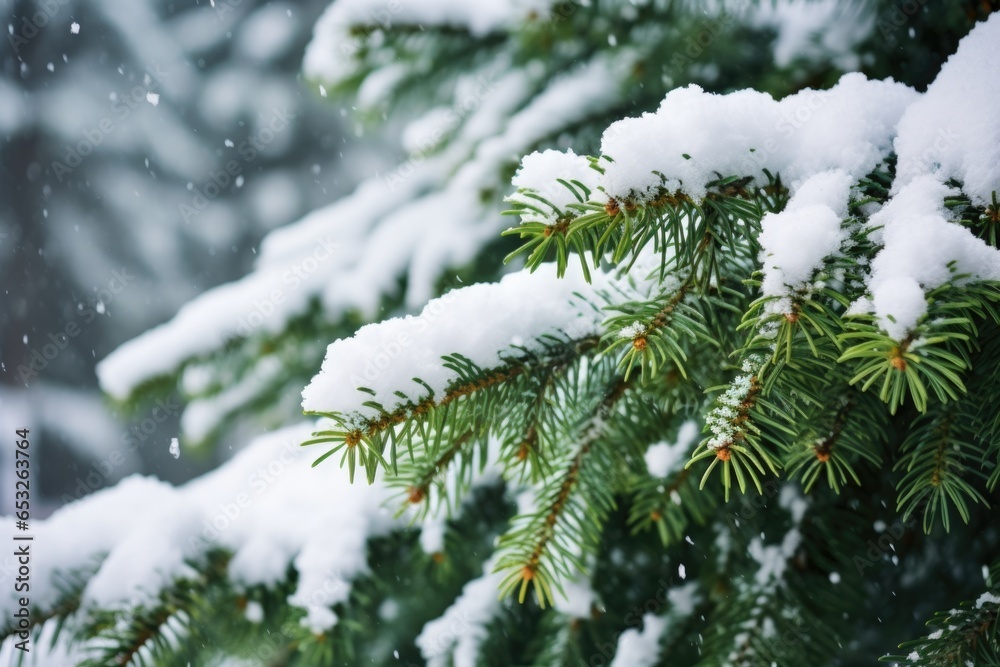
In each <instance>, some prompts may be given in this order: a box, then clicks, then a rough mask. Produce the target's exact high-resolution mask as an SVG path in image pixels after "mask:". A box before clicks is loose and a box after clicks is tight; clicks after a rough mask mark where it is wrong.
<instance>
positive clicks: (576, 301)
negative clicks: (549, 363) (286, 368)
mask: <svg viewBox="0 0 1000 667" xmlns="http://www.w3.org/2000/svg"><path fill="white" fill-rule="evenodd" d="M605 281H606V279H605V278H604V277H603V276H602V275H601V274H597V275H595V276H594V284H592V285H590V284H587V283H586V282H585V281H584V279H583V275H582V272H581V271H580V270H579V269H578V268H577V269H576V270H571V271H569V272H567V275H566V276H565V277H564V278H558V277H557V276H556V267H555V265H553V264H546V265H543V266H542V267H540V268H539V270H538V271H536V272H535V273H533V274H532V273H529V272H527V271H521V272H518V273H514V274H511V275H508V276H505V277H504V278H503V280H501V281H500V282H499V283H494V284H480V285H472V286H469V287H464V288H462V289H458V290H454V291H452V292H449V293H448V294H446V295H445V296H443V297H440V298H438V299H434V300H432V301H431V302H430V303H428V304H427V306H426V307H425V308H424V310H423V312H422V313H421V314H420V315H418V316H412V315H411V316H407V317H402V318H395V319H391V320H386V321H384V322H380V323H377V324H370V325H367V326H365V327H362V328H361V329H359V330H358V332H357V333H356V334H355V335H354V336H352V337H351V338H346V339H341V340H338V341H336V342H334V343H332V344H331V345H330V347H329V348H327V352H326V359H325V360H324V361H323V367H322V369H321V370H320V372H319V374H317V375H316V377H314V378H313V379H312V382H310V383H309V385H308V386H307V387H306V388H305V390H303V392H302V397H303V400H302V407H303V408H304V409H305V410H306V411H307V412H316V413H331V412H337V413H341V414H352V413H353V414H357V415H359V416H362V417H373V416H376V415H377V414H378V411H377V410H376V409H374V408H372V407H369V406H365V405H362V404H363V403H364V402H366V401H370V400H374V401H377V402H378V403H380V404H381V405H382V406H383V407H385V408H386V409H387V410H392V409H393V408H394V407H396V406H397V405H399V404H400V403H403V402H405V399H402V398H400V396H399V394H398V393H397V392H401V393H403V394H404V395H406V396H408V397H409V398H410V400H414V401H417V400H420V399H422V398H424V397H425V395H426V393H427V390H426V388H425V387H423V386H422V385H421V384H418V383H416V382H414V381H413V378H419V379H420V380H422V381H423V382H425V383H426V384H427V385H428V386H429V387H430V389H431V390H432V391H433V392H434V393H435V395H437V396H440V395H442V394H444V393H445V391H446V390H447V388H448V387H449V385H451V384H452V382H454V381H455V380H456V379H457V377H458V376H457V374H456V373H455V372H454V371H453V370H451V369H449V368H446V367H444V365H443V363H442V357H443V356H444V355H448V354H461V355H463V356H465V357H466V358H468V359H470V360H471V361H472V362H473V363H475V364H477V365H478V366H479V367H480V368H484V369H488V368H495V367H498V366H501V365H503V363H504V362H503V360H502V356H503V355H509V356H520V355H521V354H523V353H521V352H519V351H518V350H517V349H515V347H514V346H522V347H524V348H526V349H528V350H531V351H536V352H541V351H542V349H543V348H542V345H541V344H540V343H539V342H538V340H537V339H538V338H539V337H541V336H543V335H546V334H559V333H560V332H561V333H562V334H564V335H565V336H567V337H569V338H571V339H578V338H584V337H587V336H592V335H596V334H598V333H599V332H600V325H601V321H602V319H603V316H602V313H601V312H600V311H599V310H598V309H597V308H595V307H594V305H593V303H596V302H597V292H596V290H598V289H600V287H601V286H602V284H604V283H605ZM578 295H583V298H580V296H578ZM358 387H367V388H369V389H371V390H373V391H374V396H370V395H369V394H367V393H363V392H359V391H357V388H358Z"/></svg>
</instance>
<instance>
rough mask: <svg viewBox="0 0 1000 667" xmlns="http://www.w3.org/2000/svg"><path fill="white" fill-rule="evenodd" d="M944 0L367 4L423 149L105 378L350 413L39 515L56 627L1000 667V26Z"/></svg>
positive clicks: (220, 658) (381, 96)
mask: <svg viewBox="0 0 1000 667" xmlns="http://www.w3.org/2000/svg"><path fill="white" fill-rule="evenodd" d="M910 4H912V5H913V6H912V7H911V6H910ZM910 4H907V3H901V4H900V5H898V6H897V5H895V4H893V3H873V4H863V3H860V4H856V5H851V7H850V9H849V10H844V9H843V8H840V7H838V5H836V3H823V2H820V3H792V4H784V3H776V4H771V3H761V4H760V5H759V6H758V5H756V4H752V3H750V4H741V3H733V4H732V6H728V5H726V6H725V7H726V8H725V10H724V11H723V10H721V9H719V10H718V13H716V14H714V15H706V14H704V13H703V12H702V11H700V10H699V7H698V6H697V5H696V4H695V3H685V2H667V1H657V0H651V1H650V2H646V3H636V4H632V3H619V2H597V1H594V2H588V3H579V4H578V3H564V4H559V5H550V4H548V3H546V2H544V1H542V0H538V1H537V2H536V1H532V2H514V1H510V2H501V3H495V4H493V5H489V6H484V5H479V6H476V5H473V4H472V3H457V2H454V3H453V2H444V1H439V2H433V3H419V4H418V3H393V2H390V3H388V4H385V5H383V4H381V3H376V2H373V1H371V0H338V2H335V3H334V4H333V5H332V6H331V7H330V9H329V10H327V12H326V14H325V15H324V16H323V18H322V19H321V20H320V22H319V23H318V24H317V29H316V35H315V37H314V40H313V42H312V44H311V45H310V48H309V50H308V51H307V54H306V59H305V71H306V73H307V75H309V76H310V77H312V78H313V79H315V81H316V85H317V87H318V90H320V91H321V94H324V95H328V96H341V95H355V96H356V99H357V101H358V107H359V108H360V109H361V110H362V113H364V114H367V115H370V116H372V117H374V118H378V117H379V116H381V115H384V116H385V118H387V119H390V121H392V122H395V121H397V120H398V121H400V123H404V122H405V128H404V130H403V141H404V145H405V147H406V150H407V151H408V154H407V156H406V158H405V159H404V161H403V162H402V163H401V165H400V167H399V168H398V169H396V170H394V171H393V172H392V173H390V174H388V175H383V176H381V177H379V178H376V179H373V180H372V181H370V182H368V183H365V184H363V185H362V186H361V187H360V188H359V189H358V190H357V191H356V192H355V193H354V194H353V195H351V196H349V197H348V198H346V199H345V200H343V201H341V202H338V203H337V204H335V205H334V206H333V207H331V208H330V209H329V210H325V211H319V212H317V213H315V214H313V215H312V216H310V217H307V218H306V219H304V220H303V221H301V222H300V223H297V224H296V225H293V226H290V227H289V228H286V229H284V230H280V231H278V232H275V233H274V234H273V235H272V236H271V237H269V239H268V241H267V243H266V244H265V246H264V247H263V248H262V252H261V260H260V263H259V265H258V268H257V269H256V271H255V272H254V273H252V274H251V275H249V276H248V277H247V278H245V279H244V280H243V281H241V282H240V283H236V284H233V285H230V286H226V287H225V288H222V289H220V290H217V291H214V292H211V293H209V294H207V295H205V296H203V297H201V298H200V299H199V300H197V301H195V302H193V303H192V304H191V305H189V306H188V307H187V309H186V310H184V311H182V312H181V313H179V314H178V316H177V317H176V318H175V319H174V320H173V321H172V322H170V323H168V324H167V325H165V326H164V327H162V328H160V329H158V330H154V331H152V332H150V333H149V334H146V335H145V336H144V337H141V338H139V339H137V340H135V341H133V342H131V343H129V344H127V345H126V346H124V347H123V348H121V349H120V350H119V351H118V352H116V353H115V354H114V355H112V357H110V358H109V359H107V360H106V361H105V362H103V364H102V366H101V368H100V370H99V372H100V375H101V380H102V383H103V384H104V386H105V388H106V389H107V390H108V392H109V393H110V394H111V395H112V396H114V397H116V398H119V399H122V400H126V401H133V402H134V401H141V400H143V399H144V397H148V396H150V395H155V391H154V390H155V389H157V388H158V389H160V390H163V389H164V388H169V387H176V388H178V389H179V391H181V392H182V393H183V394H185V395H186V396H187V397H188V398H189V399H190V400H191V402H190V403H189V407H188V411H189V412H188V415H191V416H188V417H187V419H188V421H189V424H190V423H198V422H199V420H214V421H212V423H213V424H214V426H213V427H212V428H205V427H204V424H199V428H197V429H195V430H196V431H197V432H198V433H209V432H211V430H212V429H213V428H222V427H223V425H224V424H226V423H235V422H234V421H233V420H240V421H241V422H243V421H247V420H249V419H250V418H252V416H253V415H252V413H253V411H254V409H255V407H256V406H258V405H260V404H261V402H264V403H266V402H268V401H272V400H279V399H278V398H275V397H276V396H286V395H287V394H288V392H289V391H294V392H295V393H297V391H298V389H299V388H300V387H301V386H302V385H305V389H304V390H303V391H302V408H303V409H304V411H305V412H306V414H307V415H308V416H309V418H310V419H309V420H308V421H306V422H304V423H291V424H286V425H283V426H282V427H281V428H278V429H276V430H274V431H273V432H271V433H269V434H266V435H264V436H261V437H259V438H257V439H255V440H254V441H252V442H251V443H250V444H249V445H248V446H247V447H246V449H245V450H243V451H241V452H239V453H238V454H237V455H235V456H234V458H233V459H232V460H231V461H229V462H228V463H226V464H225V465H224V466H222V467H221V468H219V469H218V470H216V471H214V472H212V473H210V474H209V475H206V476H205V477H204V478H202V479H199V480H196V481H194V482H192V483H190V484H188V485H186V486H184V487H180V488H174V487H171V486H169V485H165V484H162V483H160V482H157V481H156V480H153V479H149V478H141V477H135V478H130V479H128V480H126V481H125V482H123V483H122V484H120V485H119V486H118V487H116V488H114V489H112V490H109V491H106V492H102V493H100V494H96V495H94V496H92V497H90V498H87V499H85V500H84V501H81V502H78V503H75V504H73V505H71V506H69V507H66V508H64V509H63V510H62V511H60V512H59V513H57V514H56V515H54V516H53V517H52V518H51V519H49V520H48V521H46V522H45V523H44V524H42V525H41V526H39V527H38V532H39V536H38V543H37V544H38V547H37V548H38V550H39V553H43V552H44V553H46V554H47V555H45V556H44V557H40V558H44V560H39V561H37V562H36V565H35V567H36V571H35V575H34V576H35V577H36V579H37V580H38V581H39V582H40V583H39V585H38V588H37V590H36V591H35V593H34V596H33V598H32V607H31V610H32V616H31V619H32V627H31V630H30V632H31V633H33V636H34V637H35V639H36V641H37V644H38V645H41V644H42V643H43V642H44V643H45V644H46V645H51V646H52V647H53V648H52V649H51V651H52V655H55V656H57V657H55V658H51V659H63V660H66V661H67V662H72V661H77V660H79V661H82V662H81V664H88V665H105V664H120V665H132V664H171V665H172V664H177V665H184V664H236V665H240V664H295V665H327V664H338V665H339V664H344V665H355V664H358V665H360V664H377V665H381V664H384V665H398V664H404V665H409V664H413V665H420V664H427V665H435V666H437V665H441V666H446V665H455V666H464V665H539V666H541V665H609V664H610V665H615V666H616V667H617V666H625V665H648V666H653V665H698V666H704V667H709V666H716V665H720V666H721V665H748V666H749V665H772V664H773V665H800V664H816V665H842V664H843V665H846V664H859V663H861V662H872V661H874V660H876V659H878V658H882V659H883V660H885V661H887V662H890V663H893V664H899V665H977V666H978V665H1000V633H998V629H997V628H998V619H997V614H998V610H1000V579H998V578H1000V561H998V556H997V554H998V553H1000V530H998V525H1000V524H998V522H997V514H996V511H995V510H994V509H993V503H994V502H996V497H995V496H996V487H997V484H998V483H1000V419H998V416H997V415H998V414H1000V303H998V302H1000V249H998V247H997V225H998V224H1000V203H998V199H997V192H998V191H1000V116H998V115H997V114H996V109H997V108H1000V51H998V50H997V48H996V44H998V43H1000V18H998V17H997V16H996V15H990V11H989V10H990V9H991V6H990V4H989V3H981V2H975V3H972V2H970V3H967V4H963V3H955V4H947V5H946V4H931V3H927V4H924V5H920V4H919V3H910ZM815 17H820V19H821V20H822V22H823V24H822V26H821V25H820V24H817V25H816V26H810V25H809V23H808V19H810V18H815ZM834 19H836V21H839V23H836V25H837V26H838V28H836V29H834V28H829V27H827V26H829V25H831V21H833V20H834ZM820 27H823V30H819V31H818V32H816V31H814V29H816V30H818V29H819V28H820ZM803 35H808V36H809V37H808V38H805V39H804V38H803ZM766 38H771V39H772V42H773V44H772V48H770V49H767V50H764V49H762V48H761V44H762V43H765V42H764V40H765V39H766ZM418 109H419V112H415V110H418ZM392 122H390V125H392ZM508 182H509V183H510V185H509V186H507V185H506V183H508ZM504 208H506V210H504ZM501 212H502V213H504V214H506V216H507V217H501ZM498 258H505V259H504V262H503V263H501V262H500V261H498ZM504 267H506V269H505V268H504ZM452 276H457V279H453V278H452ZM283 277H287V282H286V283H284V287H281V286H280V285H281V284H282V282H281V281H282V280H283ZM471 283H475V284H471ZM276 286H277V287H276ZM383 310H385V311H391V313H392V314H394V315H398V316H396V317H388V318H385V317H383V316H381V315H380V313H381V311H383ZM252 315H253V317H251V316H252ZM361 324H364V326H360V325H361ZM331 340H332V341H333V342H331ZM321 357H322V362H321V363H320V358H321ZM310 377H311V379H309V378H310ZM310 462H311V463H312V466H310V465H309V463H310ZM338 465H339V467H338ZM6 526H10V527H9V531H13V525H12V522H9V523H8V524H5V527H6ZM68 536H73V537H72V541H70V538H69V537H68ZM43 550H44V551H43ZM3 605H4V607H3V608H4V612H5V613H4V616H5V618H7V619H10V618H12V615H11V614H12V613H13V611H14V610H15V608H16V607H15V602H14V601H12V600H7V599H4V600H3ZM925 625H926V627H925ZM15 630H16V627H14V626H11V625H9V624H8V626H7V630H6V634H7V636H8V639H7V640H6V643H5V644H4V649H3V650H5V651H13V649H12V648H11V646H12V644H13V643H14V642H15V641H17V634H16V633H14V631H15ZM58 656H61V657H58ZM50 657H51V656H50ZM40 664H54V663H40Z"/></svg>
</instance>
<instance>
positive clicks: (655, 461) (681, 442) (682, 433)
mask: <svg viewBox="0 0 1000 667" xmlns="http://www.w3.org/2000/svg"><path fill="white" fill-rule="evenodd" d="M698 432H699V428H698V422H696V421H694V420H693V419H689V420H688V421H686V422H684V423H683V424H681V427H680V429H679V430H678V431H677V441H676V442H674V443H669V442H658V443H656V444H655V445H650V446H649V448H648V449H647V450H646V455H645V458H646V469H647V470H648V471H649V474H650V475H651V476H653V477H666V476H667V475H669V474H670V473H671V472H674V470H676V469H677V467H678V464H679V463H680V462H681V461H683V460H684V458H685V456H686V455H687V453H688V450H689V448H690V447H691V445H692V444H693V443H694V441H695V440H697V439H698Z"/></svg>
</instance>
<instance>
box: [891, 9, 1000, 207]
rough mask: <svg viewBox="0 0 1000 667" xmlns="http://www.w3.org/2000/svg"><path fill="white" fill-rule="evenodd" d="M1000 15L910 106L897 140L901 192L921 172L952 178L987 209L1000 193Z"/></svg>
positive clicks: (969, 39)
mask: <svg viewBox="0 0 1000 667" xmlns="http://www.w3.org/2000/svg"><path fill="white" fill-rule="evenodd" d="M997 44H1000V15H998V14H996V13H994V14H992V15H990V17H989V18H988V19H986V21H984V22H982V23H980V24H978V25H977V26H976V27H975V28H974V29H973V30H972V32H970V33H969V34H968V35H966V36H965V37H964V38H963V39H962V41H961V42H959V45H958V51H957V52H956V53H955V54H954V55H953V56H952V57H951V58H949V59H948V61H947V62H945V64H944V65H943V66H942V67H941V71H940V73H938V75H937V78H936V79H934V82H933V83H932V84H931V85H930V86H928V88H927V92H926V93H925V94H924V95H922V96H921V97H920V99H919V100H917V101H916V102H915V103H913V104H912V105H910V107H909V108H908V109H907V110H906V113H905V114H904V115H903V118H902V120H901V121H900V122H899V136H898V137H896V141H895V147H896V154H897V156H898V158H899V161H898V164H897V168H896V182H895V183H894V184H893V191H894V192H900V191H902V189H903V188H904V187H905V186H906V185H908V184H909V183H911V182H913V181H914V180H916V179H917V178H919V177H920V176H922V175H923V174H927V173H932V174H934V175H935V176H936V177H937V179H938V180H940V181H942V182H944V181H947V180H949V179H956V180H958V181H959V182H961V183H962V189H963V190H964V191H965V193H966V194H967V195H969V197H971V198H972V201H973V202H974V203H976V204H978V205H985V204H986V203H988V202H989V201H990V197H991V195H992V193H993V192H994V191H998V192H1000V113H998V112H997V110H998V109H1000V49H998V48H997Z"/></svg>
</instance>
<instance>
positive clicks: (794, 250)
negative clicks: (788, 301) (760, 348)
mask: <svg viewBox="0 0 1000 667" xmlns="http://www.w3.org/2000/svg"><path fill="white" fill-rule="evenodd" d="M853 180H854V179H853V178H852V177H851V176H850V175H849V174H848V173H846V172H844V171H841V170H833V171H823V172H820V173H818V174H816V175H815V176H812V177H810V178H809V179H807V180H806V181H805V182H804V183H803V184H802V185H801V186H800V187H799V189H798V190H797V191H796V193H795V195H794V196H792V198H791V199H790V200H789V201H788V204H787V205H786V206H785V208H784V210H782V211H781V212H780V213H767V214H766V215H764V217H763V218H762V219H761V233H760V236H759V237H758V240H759V241H760V245H761V250H760V261H761V263H762V264H763V269H764V280H763V285H762V287H761V290H762V291H763V293H764V294H765V295H768V296H787V295H789V294H791V293H793V292H795V291H796V290H799V289H802V288H803V287H805V286H806V284H807V283H808V282H809V281H810V280H811V279H812V276H813V274H814V273H815V272H816V270H817V269H818V268H819V267H820V266H821V265H822V262H823V258H824V257H827V256H829V255H832V254H834V253H835V252H837V250H838V249H839V248H840V245H841V243H843V242H844V239H845V238H846V237H847V232H846V230H844V229H842V228H841V222H842V221H843V220H844V218H846V217H847V200H848V197H849V196H850V192H851V185H852V184H853Z"/></svg>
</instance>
